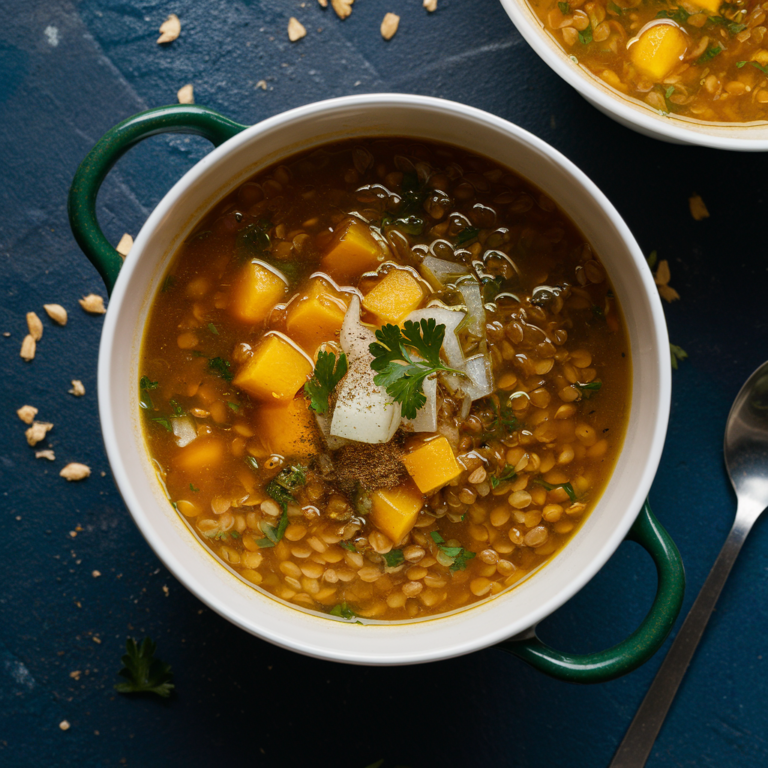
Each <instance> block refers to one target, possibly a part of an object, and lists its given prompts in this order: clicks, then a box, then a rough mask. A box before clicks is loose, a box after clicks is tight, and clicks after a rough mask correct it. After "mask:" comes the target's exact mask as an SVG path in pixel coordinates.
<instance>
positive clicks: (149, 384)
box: [139, 376, 159, 391]
mask: <svg viewBox="0 0 768 768" xmlns="http://www.w3.org/2000/svg"><path fill="white" fill-rule="evenodd" d="M139 386H140V387H141V388H142V389H144V390H147V391H149V390H150V389H157V388H158V386H159V384H158V382H156V381H150V379H149V376H142V377H141V379H139Z"/></svg>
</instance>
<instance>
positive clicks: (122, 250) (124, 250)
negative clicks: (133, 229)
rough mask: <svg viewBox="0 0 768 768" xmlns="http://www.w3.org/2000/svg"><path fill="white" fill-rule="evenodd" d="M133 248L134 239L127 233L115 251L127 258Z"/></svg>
mask: <svg viewBox="0 0 768 768" xmlns="http://www.w3.org/2000/svg"><path fill="white" fill-rule="evenodd" d="M131 248H133V238H132V237H131V236H130V235H129V234H128V233H127V232H126V233H125V234H124V235H123V236H122V237H121V238H120V242H119V243H118V244H117V248H115V250H116V251H117V252H118V253H119V254H120V255H121V256H122V257H123V258H125V257H126V256H127V255H128V254H129V253H130V252H131Z"/></svg>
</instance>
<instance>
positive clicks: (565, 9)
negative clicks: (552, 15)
mask: <svg viewBox="0 0 768 768" xmlns="http://www.w3.org/2000/svg"><path fill="white" fill-rule="evenodd" d="M557 7H558V8H559V9H560V13H562V14H563V16H570V15H571V6H570V5H568V3H558V4H557Z"/></svg>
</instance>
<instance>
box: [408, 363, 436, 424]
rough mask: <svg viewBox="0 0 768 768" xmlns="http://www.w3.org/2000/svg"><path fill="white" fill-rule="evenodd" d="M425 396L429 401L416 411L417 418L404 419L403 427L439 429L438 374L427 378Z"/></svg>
mask: <svg viewBox="0 0 768 768" xmlns="http://www.w3.org/2000/svg"><path fill="white" fill-rule="evenodd" d="M424 396H425V397H426V398H427V402H426V403H424V405H423V406H422V407H421V408H419V410H418V411H416V418H415V419H405V418H404V419H403V429H406V430H408V431H409V432H436V431H437V376H434V377H429V378H427V379H425V381H424Z"/></svg>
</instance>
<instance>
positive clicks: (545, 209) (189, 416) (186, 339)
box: [139, 138, 631, 621]
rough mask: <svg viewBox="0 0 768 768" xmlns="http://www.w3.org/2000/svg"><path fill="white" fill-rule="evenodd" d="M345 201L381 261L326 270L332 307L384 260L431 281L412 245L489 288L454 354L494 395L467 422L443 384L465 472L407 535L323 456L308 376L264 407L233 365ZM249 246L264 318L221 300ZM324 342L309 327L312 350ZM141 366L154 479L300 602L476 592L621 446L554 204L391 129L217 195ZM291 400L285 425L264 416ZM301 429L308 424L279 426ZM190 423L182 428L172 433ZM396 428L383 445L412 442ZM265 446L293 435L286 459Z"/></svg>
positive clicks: (566, 520)
mask: <svg viewBox="0 0 768 768" xmlns="http://www.w3.org/2000/svg"><path fill="white" fill-rule="evenodd" d="M350 216H352V217H354V218H356V220H357V221H358V223H360V222H362V223H365V226H366V227H367V228H368V231H374V232H375V234H376V237H377V242H378V243H379V248H380V249H381V259H382V264H383V266H382V268H381V269H380V270H379V271H378V276H377V274H376V273H373V272H370V271H368V272H367V273H361V272H358V273H356V274H354V275H351V276H350V279H348V280H346V281H342V282H343V285H341V284H340V287H341V288H342V289H343V290H341V291H336V290H335V289H334V288H332V287H329V285H328V284H323V285H324V286H325V288H324V290H325V291H326V293H325V294H324V295H325V297H326V300H327V302H328V306H330V307H331V309H330V311H334V310H333V307H334V306H335V307H336V308H337V309H336V311H337V312H338V311H341V312H343V311H344V310H345V308H346V304H347V303H348V302H349V299H350V296H352V295H353V294H354V293H355V291H359V292H361V293H362V294H366V295H367V294H368V291H369V290H370V289H371V288H372V287H373V286H374V285H375V284H377V283H378V282H379V281H380V280H381V275H383V274H386V272H387V271H388V270H391V269H392V268H393V265H398V266H400V267H403V268H405V269H407V270H410V272H409V274H411V275H412V276H413V277H414V279H415V280H416V281H417V282H419V284H420V285H422V286H424V287H425V286H427V283H426V282H424V281H422V280H421V278H420V277H417V275H418V274H419V273H418V271H417V270H418V269H419V266H420V264H421V262H422V261H423V259H424V258H425V257H426V256H427V255H433V256H436V257H438V258H441V259H445V260H449V261H453V262H456V263H457V264H462V265H464V267H465V268H466V269H468V270H472V271H473V273H474V274H475V275H476V276H477V277H478V278H480V279H482V280H483V285H484V287H483V290H484V300H485V309H486V324H485V330H484V334H483V333H481V334H480V336H473V335H472V334H471V332H470V331H469V330H467V328H464V329H463V330H460V333H459V338H460V341H461V343H462V345H463V347H464V349H465V351H467V352H468V353H469V352H478V351H482V350H483V349H486V350H487V354H488V355H489V356H490V359H491V361H492V366H493V375H494V379H495V387H496V391H495V393H494V394H493V395H491V396H488V397H485V398H483V399H480V400H477V401H475V402H474V403H472V406H471V410H470V411H469V413H468V414H466V416H465V417H463V418H462V416H461V413H460V410H461V407H462V403H461V402H460V401H459V400H458V398H457V397H455V396H454V395H452V394H451V393H450V392H449V390H448V389H446V386H445V382H444V380H441V383H440V385H439V391H440V398H439V402H440V411H439V414H440V415H439V429H438V431H439V433H440V434H441V435H442V436H446V437H447V440H448V443H449V445H450V446H451V449H452V451H453V453H454V454H455V456H456V459H457V461H458V463H459V467H460V469H461V473H460V475H459V476H458V477H456V478H455V479H453V480H452V481H451V482H450V483H449V484H448V485H445V486H444V487H442V488H439V489H438V490H437V491H436V492H433V493H429V494H427V495H426V496H420V497H419V498H420V501H419V502H418V504H423V508H422V509H421V511H420V512H419V513H418V516H417V517H416V520H415V525H414V526H413V528H412V529H411V530H410V531H409V532H408V533H407V534H406V535H405V537H404V539H403V540H402V541H392V540H390V539H389V538H388V537H387V536H386V535H384V534H383V533H382V532H381V531H380V530H378V529H377V528H376V527H375V526H374V525H373V524H372V522H371V520H370V519H369V518H368V516H367V515H365V514H364V513H365V511H366V509H367V507H366V506H365V505H366V504H367V503H368V502H369V501H370V495H369V493H368V492H367V491H366V490H365V489H361V488H360V487H353V488H351V487H350V484H349V481H348V480H345V481H343V482H342V481H341V480H340V479H339V478H338V477H335V476H334V472H333V470H332V469H329V466H331V465H332V462H333V456H334V455H335V456H336V459H337V461H338V460H339V458H338V457H339V454H338V453H337V454H333V452H331V451H330V450H328V449H327V448H326V446H325V444H324V441H323V438H322V436H321V434H320V432H319V431H318V429H317V427H316V426H315V424H314V417H313V416H312V414H311V411H309V410H308V409H307V400H306V398H305V396H304V392H303V390H302V389H299V390H298V392H297V394H296V397H295V398H294V399H293V400H287V401H286V402H285V403H283V404H282V405H275V404H274V403H265V402H264V401H263V400H259V399H258V398H255V397H252V396H250V395H249V394H247V393H246V392H245V391H243V390H242V389H240V388H238V387H237V386H235V384H234V383H233V381H232V378H233V376H234V375H235V374H236V373H237V374H238V375H239V374H240V372H241V371H242V370H243V368H244V366H245V365H246V364H247V363H248V362H249V360H251V359H252V356H253V354H254V349H256V348H257V347H258V345H259V343H260V341H263V339H264V334H265V333H266V332H268V331H278V332H281V333H284V334H287V335H289V328H291V325H290V322H289V321H288V319H287V318H289V317H290V316H291V312H292V311H293V310H292V307H294V303H293V302H296V301H298V299H297V297H300V296H303V295H304V294H305V292H306V291H307V286H308V285H317V284H318V278H316V277H315V278H310V275H313V274H314V273H316V272H317V271H318V270H319V269H320V262H321V260H322V259H323V258H324V256H325V255H326V253H327V252H328V250H329V248H332V247H333V243H334V242H336V241H334V235H333V232H334V229H336V230H338V229H339V228H340V227H344V226H346V225H347V223H348V221H349V218H350ZM254 257H258V259H261V260H263V261H265V262H268V263H269V265H271V267H272V268H276V269H280V270H281V271H282V272H284V274H285V275H286V276H287V278H288V282H289V286H288V287H287V288H286V289H285V290H284V292H283V294H282V295H281V296H280V298H279V301H277V304H276V306H274V307H272V306H271V305H270V307H269V311H268V312H267V313H266V315H265V317H264V319H263V320H262V321H261V322H248V321H243V320H242V319H241V318H238V317H237V316H236V312H240V311H241V310H240V309H239V307H240V306H241V305H240V303H238V301H237V300H236V298H235V297H236V295H237V294H236V291H237V290H239V289H237V288H236V287H235V286H237V285H241V284H242V279H241V278H240V277H238V276H239V275H241V274H243V273H244V272H243V271H244V270H245V269H248V268H250V267H248V265H249V264H250V263H251V259H253V258H254ZM422 268H423V266H422ZM239 280H240V282H238V281H239ZM435 298H439V299H440V300H442V301H444V302H445V304H447V305H452V304H458V303H461V302H462V301H463V299H462V296H461V294H460V293H459V292H458V290H457V289H456V287H455V285H454V284H453V283H451V284H449V286H448V287H446V288H444V289H441V290H439V291H435V290H434V288H432V289H429V288H426V287H425V296H424V297H423V299H422V300H421V302H420V304H419V306H425V305H426V304H427V303H428V302H429V301H430V300H433V299H435ZM291 300H293V301H292V302H291ZM272 303H275V302H274V301H273V302H272ZM249 306H253V304H251V305H249ZM363 320H364V321H368V322H372V321H374V318H373V317H372V316H371V315H370V313H367V314H364V316H363ZM308 325H309V326H311V327H313V328H314V327H315V326H314V325H313V324H311V323H310V324H308ZM306 327H307V325H305V326H302V328H306ZM318 327H320V326H318ZM291 332H292V333H294V335H296V334H297V333H298V331H297V330H296V329H295V328H294V329H293V330H292V331H291ZM483 335H484V336H485V337H484V338H483ZM317 341H318V340H317V339H316V340H314V341H309V342H308V341H305V342H304V344H305V349H306V350H308V351H307V354H308V355H310V356H312V357H316V354H315V353H316V352H317V349H314V350H313V349H312V347H313V346H315V344H316V342H317ZM322 341H325V342H328V344H326V345H324V346H322V345H321V347H320V349H326V350H328V349H335V350H336V351H338V331H336V332H335V333H332V334H330V335H329V337H328V338H324V339H322ZM307 345H308V346H307ZM310 368H311V366H310ZM280 370H281V371H283V370H286V371H287V370H289V368H288V367H285V368H284V369H283V368H281V369H280ZM139 377H141V381H140V382H139V387H140V391H141V399H142V407H143V414H144V418H143V425H144V434H145V439H146V443H147V448H148V451H149V453H150V455H151V457H152V459H153V460H154V462H155V464H156V466H157V467H158V475H159V477H160V479H161V480H162V482H163V483H164V485H165V487H166V489H167V492H168V496H169V499H170V500H172V503H173V504H174V506H175V507H176V508H177V509H178V511H179V513H180V514H182V515H183V516H184V517H185V519H186V520H187V522H188V523H189V525H190V527H191V529H192V530H193V531H194V532H195V533H196V535H197V536H198V538H199V539H200V541H201V542H202V543H203V544H204V545H205V546H206V547H208V548H209V549H210V550H211V551H212V552H213V553H214V555H215V556H217V557H218V558H220V559H221V560H222V561H223V562H224V563H226V564H227V565H229V566H230V567H231V568H232V569H233V570H234V571H235V572H236V573H238V574H239V575H240V576H241V577H242V578H243V579H245V580H246V581H248V582H249V583H251V584H252V585H256V586H257V587H258V588H260V589H263V590H265V591H266V592H267V593H269V594H271V595H274V596H277V597H278V598H281V599H283V600H285V601H288V602H289V603H291V604H292V605H295V606H296V607H299V608H302V609H307V610H311V611H317V612H321V613H323V614H325V615H327V614H331V615H335V616H338V617H341V618H347V619H355V618H357V617H362V618H363V619H368V620H383V621H396V620H414V619H419V618H423V617H431V616H435V615H439V614H445V613H447V612H450V611H454V610H457V609H461V608H464V607H466V606H470V605H472V604H475V603H477V602H479V601H482V600H485V599H488V598H490V597H492V596H493V595H496V594H498V593H500V592H502V591H504V590H505V589H507V588H509V587H511V586H513V585H514V584H516V583H518V582H519V581H520V580H521V579H522V578H524V577H526V576H527V575H529V574H530V573H531V572H533V571H534V570H536V569H537V568H539V567H540V566H541V565H542V564H544V563H546V562H547V561H548V560H549V559H550V558H551V557H553V556H554V555H555V554H556V553H557V552H558V551H559V550H560V549H561V547H562V546H563V545H564V544H565V543H566V542H567V541H569V540H570V538H571V537H572V536H573V534H574V532H575V531H576V530H577V529H578V527H579V525H580V523H581V522H582V520H583V519H584V518H585V516H586V515H587V514H588V513H589V511H590V510H591V508H592V507H593V506H594V504H595V502H596V500H597V499H598V498H599V496H600V494H601V492H602V490H603V488H604V487H605V484H606V483H607V481H608V479H609V477H610V474H611V471H612V469H613V466H614V464H615V462H616V458H617V455H618V453H619V451H620V449H621V445H622V441H623V437H624V432H625V427H626V421H627V418H628V414H629V406H630V379H631V363H630V357H629V346H628V341H627V335H626V331H625V327H624V322H623V319H622V315H621V311H620V308H619V305H618V302H617V299H616V297H615V296H614V294H613V291H612V289H611V286H610V283H609V282H608V279H607V278H606V276H605V272H604V270H603V267H602V265H601V264H600V262H599V260H598V258H597V256H596V255H595V254H594V253H593V252H592V249H591V247H590V245H589V244H588V243H587V242H586V241H585V240H584V237H583V235H582V234H581V233H580V232H579V231H578V230H577V229H576V227H575V226H574V225H573V223H572V222H571V221H570V220H569V219H568V218H567V217H566V216H565V215H564V214H563V213H562V211H560V210H559V209H558V208H557V206H556V205H555V204H554V203H553V202H552V201H551V200H550V199H549V198H547V197H546V196H545V195H543V194H542V193H541V191H540V190H538V189H537V188H536V187H534V186H533V185H531V184H530V183H528V182H527V181H525V180H524V179H522V178H521V177H520V176H518V175H516V174H514V173H513V172H511V171H509V170H508V169H506V168H503V167H501V166H499V165H498V164H497V163H495V162H494V161H492V160H490V159H488V158H485V157H480V156H477V155H474V154H470V153H468V152H466V151H463V150H460V149H457V148H454V147H451V146H446V145H441V144H436V143H423V142H415V141H413V140H410V139H401V138H392V139H377V140H368V141H362V142H361V141H357V142H341V143H337V144H331V145H328V146H325V147H323V148H321V149H319V150H314V151H312V152H309V153H305V154H301V155H297V156H295V157H292V158H290V159H289V160H287V161H286V162H285V163H283V164H281V165H279V166H276V167H271V168H268V169H267V170H265V171H263V172H262V173H260V174H258V175H257V176H255V177H254V178H253V179H251V180H250V181H248V182H247V183H245V184H243V185H242V186H241V187H239V188H238V189H237V190H236V191H235V192H233V193H232V194H230V195H228V196H227V197H226V198H225V199H224V200H222V201H221V202H220V203H218V204H217V205H216V206H215V207H214V209H213V210H211V211H210V213H208V214H207V215H206V216H205V217H204V218H203V219H202V220H201V222H200V225H199V227H198V228H197V230H196V232H195V233H194V234H193V235H192V236H191V237H189V238H188V239H187V241H186V242H185V243H184V244H183V246H182V247H181V248H180V249H179V252H178V253H177V254H176V256H175V257H174V259H173V261H172V264H171V266H170V268H169V271H168V274H167V276H166V278H165V279H164V281H163V282H162V285H161V288H160V289H159V290H158V292H157V294H156V296H155V297H154V300H153V305H152V308H151V311H150V314H149V319H148V322H147V326H146V330H145V335H144V340H143V348H142V354H141V370H140V372H139ZM573 385H581V386H573ZM289 408H290V409H293V410H291V413H294V414H298V415H297V416H295V418H294V417H292V418H294V421H287V422H285V423H286V424H288V428H283V427H282V426H281V427H279V428H274V429H273V427H275V425H276V424H278V423H279V424H283V422H282V421H279V419H283V418H287V417H285V416H284V414H286V413H288V410H287V409H289ZM281 409H286V410H281ZM275 414H278V415H277V416H275ZM176 419H179V420H180V421H175V420H176ZM275 419H278V421H275ZM179 424H184V425H186V427H185V428H178V425H179ZM295 424H301V425H303V426H300V427H296V429H300V435H299V437H298V438H297V439H296V440H293V441H292V442H291V441H290V440H289V435H290V434H292V433H291V431H290V430H291V429H294V426H295ZM291 425H294V426H291ZM174 429H176V431H177V432H179V433H180V436H177V434H175V433H174V431H172V430H174ZM185 429H186V431H185ZM190 429H191V430H192V431H191V433H190ZM270 430H271V431H270ZM185 436H186V439H189V438H190V437H193V438H194V439H192V440H191V442H189V444H188V445H186V446H185V447H179V445H178V444H177V441H178V440H181V441H182V442H183V441H184V438H185ZM398 436H399V437H398V439H399V442H398V445H402V446H403V447H402V448H399V449H398V450H410V449H413V448H414V447H418V446H419V445H423V444H424V441H425V436H423V435H421V436H418V435H417V436H414V435H406V434H401V433H398ZM427 437H429V436H427ZM286 440H289V442H288V443H286V442H285V441H286ZM275 441H277V442H275ZM427 442H429V441H428V440H427ZM277 444H281V445H288V446H289V447H288V448H285V447H283V448H282V453H280V452H279V451H276V450H275V445H277ZM296 465H301V467H303V470H302V473H300V475H302V474H303V476H299V480H300V481H301V480H304V481H305V482H303V483H302V482H298V483H297V487H295V488H291V489H290V495H291V496H292V497H293V500H290V499H289V500H288V501H287V503H286V509H285V514H283V511H282V509H281V507H280V504H279V503H278V501H279V499H278V501H275V500H274V498H270V495H272V496H274V488H275V486H274V481H275V479H276V478H285V477H286V476H287V474H286V473H288V472H290V467H292V466H296ZM398 466H399V465H398ZM281 472H282V473H283V474H280V473H281ZM294 477H295V476H294ZM408 482H410V481H408ZM268 488H270V489H273V490H272V491H270V492H268V491H267V489H268ZM282 519H284V520H285V522H287V527H285V525H283V526H282V528H281V526H280V524H279V521H280V520H282ZM270 537H271V539H270ZM273 540H276V541H273ZM458 548H461V550H460V551H459V549H458ZM456 552H459V554H458V556H457V555H456ZM397 561H400V562H399V564H397ZM388 562H391V563H394V565H393V566H392V567H390V566H388V564H387V563H388ZM462 566H463V567H462Z"/></svg>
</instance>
